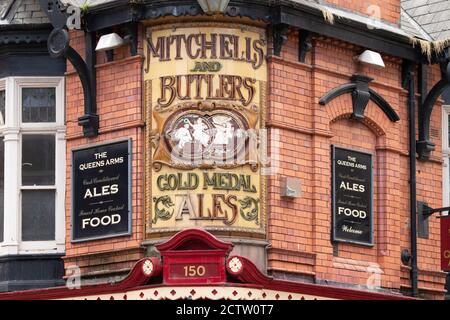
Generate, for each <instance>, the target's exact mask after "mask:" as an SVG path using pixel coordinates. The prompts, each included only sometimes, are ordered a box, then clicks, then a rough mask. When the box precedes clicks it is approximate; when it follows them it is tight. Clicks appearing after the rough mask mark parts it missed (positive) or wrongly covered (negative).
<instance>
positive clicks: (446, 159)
mask: <svg viewBox="0 0 450 320" xmlns="http://www.w3.org/2000/svg"><path fill="white" fill-rule="evenodd" d="M449 117H450V105H444V106H442V160H443V166H442V202H443V203H442V205H443V206H444V207H448V206H450V145H449V141H448V140H449V137H448V136H449V135H448V132H449V129H450V128H449V126H448V119H449Z"/></svg>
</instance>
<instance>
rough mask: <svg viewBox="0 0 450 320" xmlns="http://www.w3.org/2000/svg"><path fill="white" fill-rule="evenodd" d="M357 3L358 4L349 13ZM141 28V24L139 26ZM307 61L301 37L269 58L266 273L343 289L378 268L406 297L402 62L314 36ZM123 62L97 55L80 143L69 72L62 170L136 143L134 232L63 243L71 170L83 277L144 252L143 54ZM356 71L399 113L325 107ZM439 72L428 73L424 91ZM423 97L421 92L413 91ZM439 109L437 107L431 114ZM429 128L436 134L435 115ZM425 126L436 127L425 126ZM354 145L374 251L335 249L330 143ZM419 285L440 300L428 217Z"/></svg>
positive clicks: (420, 173)
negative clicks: (291, 183)
mask: <svg viewBox="0 0 450 320" xmlns="http://www.w3.org/2000/svg"><path fill="white" fill-rule="evenodd" d="M328 2H329V3H333V4H337V5H339V6H341V7H344V8H347V9H353V10H357V11H362V12H365V9H364V8H365V7H367V6H366V3H365V2H361V3H360V2H358V4H357V5H356V4H355V2H354V1H328ZM372 2H377V3H378V2H383V5H382V7H383V9H382V10H383V11H382V17H383V19H385V20H387V21H390V22H397V21H398V19H399V3H398V1H389V3H388V4H386V1H372ZM355 6H357V7H358V8H355ZM140 33H142V29H141V30H140ZM83 43H84V38H83V34H82V33H81V32H71V45H72V46H73V47H74V48H75V49H76V50H77V51H79V52H80V53H81V54H82V53H83V51H84V48H83ZM312 43H313V44H312V51H311V52H309V53H308V55H307V58H306V62H305V63H299V62H298V53H297V52H298V34H297V32H296V31H294V30H291V32H290V33H289V40H288V43H287V44H286V45H285V46H284V47H283V51H282V54H281V57H275V56H271V57H269V58H268V62H269V65H268V68H269V104H268V106H269V108H268V112H267V114H268V119H267V124H266V125H267V127H268V128H269V129H270V130H269V135H270V136H271V139H272V140H271V142H272V143H274V142H275V138H274V137H275V135H274V133H275V132H278V133H279V141H280V150H279V152H280V163H279V170H278V174H277V175H275V176H270V177H269V184H268V192H269V196H268V203H267V208H268V212H267V217H268V229H267V240H268V242H269V243H270V248H269V249H268V272H269V274H270V273H274V274H275V273H276V274H279V273H280V272H282V273H286V274H289V275H290V276H296V275H297V276H301V277H306V278H315V279H316V280H320V281H325V280H327V281H329V282H335V283H341V284H350V285H355V286H357V285H361V286H364V285H366V283H367V279H368V276H369V274H368V271H367V270H368V268H371V267H372V268H378V269H379V270H381V272H382V274H381V287H383V288H385V289H388V290H393V291H408V289H409V287H410V280H409V269H408V267H405V266H402V263H401V260H400V255H401V251H402V250H403V249H408V248H410V234H409V233H410V222H409V217H410V213H409V181H408V179H409V178H408V176H409V171H408V170H409V169H408V159H409V158H408V115H407V91H406V90H405V89H403V88H402V86H401V80H402V76H401V65H402V61H401V59H398V58H395V57H390V56H383V59H384V61H385V63H386V68H384V69H375V68H371V67H364V68H361V66H359V65H358V64H357V63H356V62H355V61H354V59H353V57H354V56H355V55H357V54H359V53H361V51H362V50H363V48H359V47H355V46H353V45H351V44H348V43H343V42H341V41H338V40H335V39H331V38H324V37H314V38H313V40H312ZM139 48H140V49H139V52H140V55H137V56H135V57H130V56H129V55H128V51H127V48H125V49H120V50H116V51H115V58H114V61H113V62H106V61H105V58H104V54H98V61H97V62H98V63H97V67H96V71H97V103H98V114H99V116H100V135H99V136H98V137H97V138H94V139H87V138H84V137H83V135H82V128H81V127H80V126H78V124H77V119H78V117H79V116H81V115H82V114H83V93H82V88H81V84H80V82H79V79H78V76H77V74H76V73H75V72H74V71H73V69H72V68H71V67H70V68H69V70H68V72H67V74H66V92H67V96H66V108H67V110H66V117H67V163H70V156H71V150H72V149H73V148H76V147H80V146H84V145H88V144H94V143H98V142H101V141H111V140H115V139H120V138H132V140H133V169H132V172H133V177H132V181H133V195H132V201H133V221H132V236H129V237H120V238H114V239H109V240H99V241H93V242H88V243H80V244H71V242H70V216H71V212H70V207H71V206H70V205H71V203H70V201H71V197H70V194H71V189H70V188H71V181H70V174H71V173H70V169H71V168H70V167H69V166H68V168H67V177H68V179H67V191H66V208H67V210H66V219H67V221H68V222H67V247H66V248H67V249H66V257H65V263H66V267H68V266H71V265H78V266H80V267H81V269H82V274H83V275H85V276H88V275H89V276H96V275H102V274H108V275H110V274H113V273H123V272H124V271H127V270H129V269H130V268H131V266H132V265H133V264H134V262H135V261H137V260H138V259H139V258H141V257H143V256H144V255H145V252H144V249H143V246H142V243H143V241H144V234H143V233H144V214H145V212H144V204H145V199H144V192H143V186H144V174H143V173H144V170H145V168H144V159H143V156H144V145H145V143H144V140H143V139H144V128H145V122H144V118H145V117H144V114H143V109H144V106H143V79H142V75H143V56H142V44H141V43H140V45H139ZM355 73H361V74H364V75H367V76H370V77H372V78H374V81H373V82H372V83H371V88H373V89H375V90H376V91H377V92H378V93H379V94H380V95H382V96H383V98H385V99H386V100H387V101H388V102H389V104H390V105H391V106H392V107H393V108H394V110H395V111H396V112H397V113H398V115H399V116H400V121H398V122H391V121H390V120H389V119H388V118H387V116H386V115H385V114H384V113H383V112H382V111H381V110H380V108H379V107H378V106H377V105H375V104H374V103H373V102H369V105H368V107H367V109H366V112H365V116H366V118H365V120H364V121H362V122H357V121H354V120H350V115H351V113H352V100H351V95H350V94H346V95H343V96H340V97H338V98H337V99H335V100H333V101H331V102H330V103H328V104H327V105H325V106H323V105H320V104H319V99H320V98H321V97H322V96H323V95H324V94H325V93H327V92H328V91H329V90H331V89H333V88H335V87H337V86H339V85H341V84H344V83H348V82H349V79H350V77H351V76H352V75H353V74H355ZM438 77H439V70H438V68H430V74H429V84H430V85H432V84H434V83H435V82H436V81H437V80H438ZM417 99H419V96H417ZM436 109H437V108H436ZM431 127H432V128H433V129H435V130H434V131H436V132H440V127H441V116H440V113H439V112H438V111H435V112H434V113H433V115H432V124H431ZM432 131H433V130H432ZM432 138H433V141H434V142H435V143H436V146H437V148H436V151H435V152H434V153H433V154H432V156H433V157H432V159H431V161H430V162H424V163H422V162H419V163H418V167H417V180H418V184H417V187H418V191H417V192H418V200H425V199H426V200H427V201H428V203H429V205H430V206H432V207H439V206H441V204H442V192H441V190H442V188H441V178H442V163H441V160H440V153H441V148H440V136H439V135H436V136H433V137H432ZM332 144H335V145H338V146H341V147H345V148H350V149H356V150H362V151H366V152H370V153H372V154H373V155H374V199H373V203H374V242H375V245H374V246H373V247H361V246H355V245H349V244H337V245H334V247H333V244H332V242H331V241H330V234H331V210H332V207H331V182H330V181H331V145H332ZM281 176H289V177H297V178H299V179H300V180H301V183H302V186H301V189H302V190H301V197H300V198H298V199H295V200H286V199H283V198H282V197H280V177H281ZM418 254H419V255H418V262H419V270H420V272H419V280H420V283H419V288H420V292H421V293H422V294H424V296H425V297H427V298H441V297H442V296H443V292H444V283H445V274H444V273H442V272H440V267H439V265H440V264H439V259H440V238H439V222H438V221H437V220H436V219H431V220H430V238H429V239H420V240H419V247H418Z"/></svg>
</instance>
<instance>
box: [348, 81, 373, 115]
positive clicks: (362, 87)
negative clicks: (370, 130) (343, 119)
mask: <svg viewBox="0 0 450 320" xmlns="http://www.w3.org/2000/svg"><path fill="white" fill-rule="evenodd" d="M351 80H352V82H353V83H355V84H356V87H355V89H354V90H353V92H352V103H353V114H352V118H354V119H356V120H362V119H364V111H365V110H366V107H367V104H368V103H369V100H370V92H369V82H371V81H372V80H373V78H369V77H366V76H361V75H353V76H352V77H351Z"/></svg>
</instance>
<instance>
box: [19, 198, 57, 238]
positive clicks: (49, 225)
mask: <svg viewBox="0 0 450 320" xmlns="http://www.w3.org/2000/svg"><path fill="white" fill-rule="evenodd" d="M49 240H55V191H54V190H24V191H22V241H49Z"/></svg>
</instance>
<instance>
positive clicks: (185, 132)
mask: <svg viewBox="0 0 450 320" xmlns="http://www.w3.org/2000/svg"><path fill="white" fill-rule="evenodd" d="M189 127H190V122H189V120H187V119H185V120H184V126H183V127H181V128H178V129H177V130H176V131H175V132H174V134H173V140H174V141H178V148H180V149H183V148H184V145H185V144H186V143H191V142H192V135H191V132H190V131H189Z"/></svg>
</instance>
